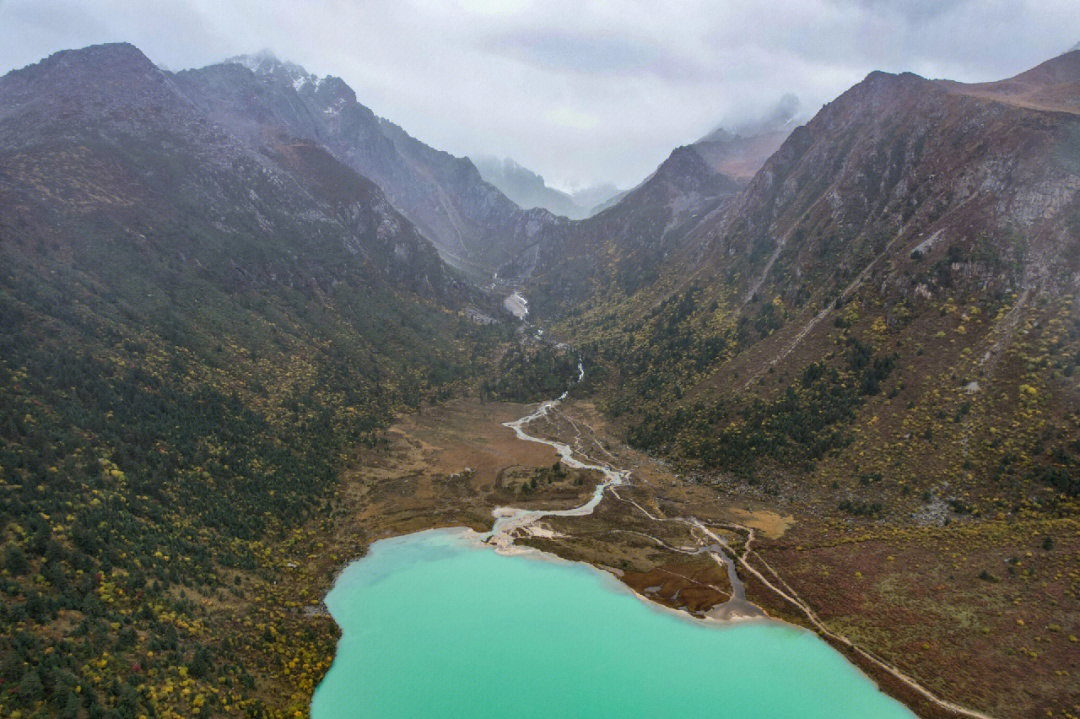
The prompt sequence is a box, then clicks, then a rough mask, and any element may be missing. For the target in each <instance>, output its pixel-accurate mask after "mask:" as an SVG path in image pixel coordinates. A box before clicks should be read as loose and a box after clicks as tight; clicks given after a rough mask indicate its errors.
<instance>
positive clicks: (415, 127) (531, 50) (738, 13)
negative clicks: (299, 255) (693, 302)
mask: <svg viewBox="0 0 1080 719" xmlns="http://www.w3.org/2000/svg"><path fill="white" fill-rule="evenodd" d="M0 40H2V42H0V69H2V70H5V71H6V70H9V69H12V68H15V67H20V66H22V65H26V64H29V63H31V62H34V61H36V60H38V59H40V58H41V57H43V56H45V55H47V54H49V53H51V52H54V51H56V50H60V49H64V48H71V47H81V46H84V45H88V44H93V43H98V42H109V41H116V40H127V41H130V42H133V43H134V44H136V45H137V46H139V47H140V48H141V49H142V50H143V51H144V52H145V53H146V54H147V55H149V56H150V58H151V59H152V60H154V61H155V62H157V63H159V64H162V65H165V66H167V67H169V68H173V69H179V68H184V67H193V66H199V65H204V64H208V63H211V62H214V61H217V60H220V59H221V58H224V57H227V56H230V55H235V54H239V53H245V52H252V51H255V50H259V49H262V48H269V49H270V50H272V51H273V52H275V53H276V54H277V55H278V56H279V57H282V58H285V59H290V60H293V61H295V62H298V63H300V64H302V65H304V66H305V67H307V68H308V69H309V70H311V71H313V72H316V73H319V74H328V73H332V74H336V75H340V76H342V77H343V78H344V79H345V80H346V81H347V82H349V84H351V85H352V86H353V87H354V89H355V90H356V92H357V96H358V97H359V99H360V100H361V102H364V103H365V104H367V105H368V106H370V107H371V108H372V109H373V110H374V111H375V112H376V113H378V114H380V115H383V116H385V117H388V118H390V119H391V120H393V121H395V122H397V123H398V124H400V125H401V126H403V127H404V128H405V129H406V130H408V131H409V132H410V133H412V134H414V135H416V136H417V137H419V138H420V139H422V140H424V141H426V142H429V143H431V144H433V145H435V146H436V147H439V148H442V149H446V150H448V151H450V152H454V153H455V154H489V155H497V156H510V157H513V158H515V159H516V160H518V161H519V162H520V163H522V164H523V165H525V166H527V167H530V168H531V169H533V170H535V171H537V172H540V173H541V174H543V175H544V177H545V178H547V179H548V181H549V182H552V183H553V184H556V185H559V186H561V187H563V188H566V189H571V188H573V187H578V186H583V185H586V184H590V183H594V182H601V181H612V182H615V183H617V184H619V185H621V186H623V187H626V186H629V185H632V184H635V183H636V182H637V181H639V180H640V179H641V178H642V177H644V176H645V175H646V174H648V173H649V172H650V171H651V170H652V169H653V168H654V167H655V166H656V165H657V164H658V163H659V162H660V161H661V160H663V158H664V157H666V155H667V154H668V153H669V152H670V150H671V148H673V147H675V146H676V145H680V144H685V143H687V142H690V141H692V140H694V139H695V138H697V137H700V136H701V135H703V134H705V133H706V132H708V131H709V130H711V129H713V128H714V127H716V126H717V124H718V123H723V124H725V125H726V126H729V127H735V126H737V125H739V124H740V123H742V122H746V121H748V120H750V119H752V118H755V117H761V115H762V113H764V112H767V111H768V109H769V108H771V107H773V106H775V105H776V103H777V101H778V100H779V98H781V97H782V96H783V95H784V94H785V93H788V92H793V93H795V94H796V95H797V96H798V97H799V99H800V100H801V102H802V105H801V109H800V115H809V114H813V112H814V111H816V109H817V108H818V107H819V106H820V105H821V104H822V103H824V102H827V101H828V100H831V99H832V98H834V97H835V96H836V95H838V94H839V93H840V92H842V91H843V90H845V89H846V88H847V87H848V86H850V85H851V84H853V83H855V82H858V81H859V80H860V79H862V77H864V76H865V75H866V74H867V73H868V72H870V71H871V70H875V69H882V70H887V71H893V72H895V71H901V70H911V71H914V72H917V73H920V74H923V75H926V76H931V77H951V78H954V79H958V80H966V81H982V80H990V79H996V78H1000V77H1006V76H1009V75H1012V74H1015V73H1017V72H1020V71H1022V70H1024V69H1026V68H1027V67H1030V66H1032V65H1035V64H1037V63H1038V62H1040V61H1042V60H1044V59H1047V58H1049V57H1052V56H1053V55H1056V54H1058V53H1060V52H1063V51H1065V50H1066V49H1068V48H1070V47H1072V46H1073V45H1074V44H1075V43H1076V42H1077V40H1080V16H1077V14H1076V11H1075V0H1047V1H1046V2H1039V3H1037V4H1036V3H1027V2H1020V1H1015V0H1013V1H1010V0H999V1H998V2H993V3H986V2H975V1H974V0H961V1H959V2H941V1H940V0H937V1H934V0H899V1H896V0H772V1H770V2H764V3H753V4H751V3H740V2H735V1H732V2H714V1H706V0H687V1H686V2H680V3H670V4H668V5H662V6H658V5H656V4H655V3H645V2H624V3H618V4H616V3H614V2H610V1H609V2H587V1H585V0H574V1H568V0H548V1H546V2H541V1H539V0H538V1H536V2H532V1H529V0H515V1H510V0H459V2H456V3H454V2H445V1H441V0H440V1H436V0H428V1H424V0H413V1H412V2H402V1H400V0H399V1H397V2H389V1H386V2H380V1H379V0H364V1H360V0H307V1H306V2H303V3H298V2H294V1H292V0H258V1H257V0H236V1H234V2H228V3H222V2H220V1H219V0H160V1H159V2H154V3H130V2H124V1H122V0H98V1H97V2H95V3H93V4H90V3H86V2H80V1H79V0H0Z"/></svg>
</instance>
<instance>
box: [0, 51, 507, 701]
mask: <svg viewBox="0 0 1080 719" xmlns="http://www.w3.org/2000/svg"><path fill="white" fill-rule="evenodd" d="M244 72H245V73H247V71H246V70H245V71H244ZM247 74H248V75H250V73H247ZM294 109H296V110H297V111H298V112H299V108H294ZM282 111H283V112H284V111H286V110H282ZM466 302H482V298H479V297H478V296H475V295H474V294H473V293H472V291H471V290H469V289H467V288H465V287H463V286H461V285H460V284H458V282H457V281H456V280H455V279H453V277H452V276H451V274H450V273H449V271H448V270H447V268H446V267H445V265H443V263H442V262H441V261H440V259H439V258H438V256H437V254H436V252H435V250H434V248H433V247H432V246H431V244H430V243H429V242H428V241H427V240H426V239H424V238H423V237H421V235H420V234H419V233H418V232H417V230H416V229H415V228H414V227H413V226H412V224H411V223H410V222H409V221H408V220H406V219H405V218H404V217H403V216H401V215H400V214H399V213H397V211H395V210H394V209H393V208H392V207H391V205H390V203H389V202H388V201H387V199H386V198H385V196H384V195H383V194H382V192H381V191H380V190H379V188H378V187H376V186H375V185H374V184H373V183H372V182H371V181H369V180H367V179H365V178H363V177H361V176H359V175H357V174H356V173H355V172H354V171H353V170H352V169H350V168H349V167H347V166H346V165H345V164H343V163H341V162H340V161H339V160H337V159H336V158H334V157H332V156H331V155H330V154H329V153H327V152H326V150H325V149H324V148H323V147H321V146H319V145H316V144H314V143H312V142H310V141H307V140H304V139H298V138H289V137H283V136H281V135H280V134H277V133H275V132H262V130H261V126H260V124H259V123H258V122H254V121H253V122H252V123H250V124H248V125H246V126H243V127H236V126H232V127H230V126H223V125H221V124H217V123H215V122H214V120H213V118H212V117H209V116H207V115H206V114H205V113H204V112H203V110H202V107H201V106H200V105H199V104H197V103H195V102H193V101H192V100H191V99H190V95H189V92H188V88H187V87H184V86H183V84H182V83H181V82H179V81H178V80H177V78H176V76H174V75H171V74H169V73H167V72H164V71H162V70H160V69H159V68H157V67H155V66H154V65H153V64H152V63H151V62H150V61H149V60H147V59H146V58H145V57H144V56H143V55H142V54H141V53H140V52H139V51H138V50H137V49H135V48H134V47H132V46H130V45H108V46H98V47H92V48H87V49H85V50H81V51H70V52H62V53H58V54H56V55H53V56H51V57H49V58H47V59H46V60H43V61H42V62H40V63H38V64H36V65H33V66H30V67H27V68H24V69H22V70H18V71H15V72H12V73H10V74H8V75H6V76H4V77H3V78H0V326H2V332H0V390H2V395H3V402H2V403H0V407H2V410H0V490H2V496H0V547H2V549H0V551H2V560H0V561H2V568H3V574H2V576H0V592H2V593H3V596H4V600H3V602H0V714H3V715H4V716H16V715H18V712H22V713H23V715H24V716H31V715H33V716H45V715H56V716H72V717H79V716H139V715H157V716H220V715H223V714H231V715H249V716H261V715H264V714H266V713H268V711H269V710H272V712H269V713H270V714H272V715H281V716H283V715H285V713H286V710H287V711H288V714H289V716H291V715H292V712H293V710H303V709H305V708H306V706H307V702H308V700H309V698H310V692H311V690H312V688H313V686H314V682H315V681H317V679H318V678H319V676H320V675H321V672H322V671H324V670H325V668H326V666H327V664H328V661H329V658H330V657H331V656H332V648H333V642H334V640H335V636H334V628H333V626H332V623H331V622H330V621H329V620H328V619H326V618H320V617H318V616H308V615H303V614H301V613H299V612H295V611H292V610H286V609H285V607H288V606H297V604H296V603H297V602H301V601H302V602H305V603H307V604H310V603H312V602H313V601H315V600H314V599H313V596H312V595H310V594H307V592H308V591H310V590H312V589H316V588H314V587H307V586H304V585H302V584H297V583H296V582H295V581H293V580H292V579H291V577H292V576H293V575H292V574H290V571H291V570H290V568H289V567H288V566H286V564H285V561H284V560H283V559H282V558H281V557H282V555H281V551H282V548H283V547H287V548H288V551H289V552H297V553H299V552H305V553H306V552H310V551H314V541H315V540H311V541H310V542H308V540H307V539H306V538H307V537H309V536H310V535H309V534H308V532H309V531H310V530H311V529H312V527H320V526H321V527H323V531H322V533H321V534H319V536H320V537H321V538H325V537H326V534H327V532H326V530H325V526H326V525H325V522H328V521H329V519H330V516H329V515H330V510H331V508H332V506H333V503H332V501H331V500H333V498H334V496H335V492H336V491H337V488H338V477H339V473H340V471H341V469H342V466H343V463H344V461H345V457H346V456H347V455H348V453H350V452H353V451H355V449H356V448H357V447H360V446H365V445H370V444H373V443H374V442H375V441H376V439H377V437H378V436H379V430H380V428H381V427H382V426H384V425H385V424H386V423H387V422H388V420H389V419H390V418H391V417H392V416H393V414H394V413H395V412H397V411H398V410H400V409H402V408H406V407H415V406H418V405H419V404H420V403H422V402H424V401H426V400H431V399H435V398H439V397H444V396H446V395H447V394H448V393H450V392H451V391H454V390H455V389H456V388H460V387H462V386H463V385H465V384H469V383H474V382H475V381H476V380H477V379H478V377H479V373H481V372H483V373H484V376H485V378H489V379H490V376H491V373H490V372H489V371H486V370H485V369H484V368H485V367H487V366H488V365H487V363H486V360H485V358H486V357H487V356H488V353H487V352H484V351H481V350H482V347H483V346H488V345H489V344H490V343H492V342H494V341H497V339H498V336H499V333H500V331H501V330H500V328H499V327H498V326H497V325H481V324H477V323H475V322H473V321H470V320H469V319H467V317H466V316H465V315H464V314H463V313H462V312H461V311H460V309H461V308H463V307H464V306H465V303H466ZM511 332H512V330H511ZM474 355H475V356H474ZM320 541H321V539H320ZM286 542H288V544H286ZM349 551H355V548H353V549H350V550H349ZM297 556H307V554H304V555H300V554H298V555H297ZM294 566H295V565H294ZM286 646H287V648H288V654H287V658H284V659H283V657H286V654H285V653H284V652H283V651H282V650H283V649H284V648H285V647H286ZM290 661H291V662H292V664H288V662H290ZM267 708H269V709H267Z"/></svg>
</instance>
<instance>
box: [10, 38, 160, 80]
mask: <svg viewBox="0 0 1080 719" xmlns="http://www.w3.org/2000/svg"><path fill="white" fill-rule="evenodd" d="M71 69H78V70H81V71H87V70H89V71H95V70H96V71H101V72H106V71H107V72H116V71H118V70H120V69H128V70H156V69H158V68H157V66H156V65H154V63H153V62H151V61H150V58H148V57H147V56H146V55H144V54H143V52H142V51H141V50H140V49H139V48H137V47H135V46H134V45H132V44H131V43H129V42H112V43H104V44H101V45H88V46H86V47H83V48H79V49H76V50H61V51H59V52H54V53H53V54H52V55H49V56H48V57H46V58H45V59H43V60H41V61H39V62H37V63H34V64H33V65H28V66H26V67H24V68H22V69H20V70H14V71H12V72H11V73H9V74H10V75H14V74H17V73H26V72H29V73H36V72H54V71H56V70H61V71H67V70H71Z"/></svg>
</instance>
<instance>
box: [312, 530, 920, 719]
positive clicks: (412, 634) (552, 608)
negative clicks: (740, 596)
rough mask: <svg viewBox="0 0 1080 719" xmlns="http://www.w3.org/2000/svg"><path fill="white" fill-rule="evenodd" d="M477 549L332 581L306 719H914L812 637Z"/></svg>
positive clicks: (369, 563) (463, 540)
mask: <svg viewBox="0 0 1080 719" xmlns="http://www.w3.org/2000/svg"><path fill="white" fill-rule="evenodd" d="M473 537H474V538H473V539H469V538H467V537H466V536H465V535H464V534H463V532H462V531H461V530H435V531H429V532H421V533H418V534H411V535H407V536H404V537H398V538H395V539H388V540H384V541H380V542H376V543H375V544H374V545H372V546H371V550H370V552H369V553H368V555H367V556H366V557H364V558H363V559H361V560H359V561H356V562H354V563H352V564H351V565H350V566H349V567H348V568H346V569H345V571H344V572H342V574H341V576H340V577H339V578H338V580H337V583H336V584H335V585H334V588H333V590H332V591H331V592H330V594H329V595H328V596H327V598H326V604H327V606H328V607H329V609H330V612H331V614H332V615H333V617H334V619H335V620H336V621H337V623H338V625H339V626H340V627H341V629H342V637H341V640H340V642H339V644H338V648H337V655H336V657H335V659H334V663H333V666H332V667H331V669H330V671H329V673H328V674H327V676H326V678H325V679H324V680H323V682H322V684H320V685H319V687H318V689H317V690H316V692H315V696H314V699H313V701H312V707H311V710H312V716H313V717H314V719H356V718H358V717H378V718H379V719H396V718H398V717H401V718H406V717H407V718H408V719H420V718H427V719H448V718H450V717H454V718H455V719H462V718H465V717H470V718H472V717H475V718H478V719H482V718H485V717H543V718H544V719H560V718H570V717H582V718H584V717H588V718H589V719H606V718H608V717H612V718H614V717H618V718H619V719H633V718H637V717H641V718H645V717H649V718H650V719H658V718H663V717H679V718H687V717H689V718H693V717H710V718H713V719H715V718H717V717H744V718H746V719H791V718H793V717H804V718H806V719H815V718H817V717H821V718H822V719H825V718H828V719H845V718H848V717H850V718H852V719H855V718H859V719H892V718H894V717H896V718H901V717H903V718H905V719H911V717H913V716H914V715H913V714H912V713H911V712H910V711H909V710H908V709H907V708H905V707H904V706H903V705H901V704H900V703H898V702H896V701H894V700H893V699H891V698H889V697H887V696H886V695H884V694H882V693H881V692H880V691H879V690H878V689H877V687H876V685H875V684H874V683H873V682H871V681H870V680H869V679H868V678H866V677H865V676H864V675H863V674H862V673H860V672H859V671H858V670H857V669H856V668H855V667H854V666H853V665H851V664H850V663H848V662H847V661H846V660H845V659H844V658H843V657H842V656H841V655H840V654H839V653H837V652H836V651H834V650H833V649H832V648H831V647H829V646H828V645H827V644H825V643H824V642H823V641H821V640H820V639H818V638H817V637H816V636H815V635H813V634H811V633H810V632H807V631H802V630H799V629H797V628H793V627H790V626H787V625H785V624H781V623H779V622H771V621H754V622H745V623H741V624H739V623H736V624H731V625H718V624H705V623H702V622H696V621H692V620H690V619H684V618H681V617H679V616H678V615H676V614H675V613H673V612H668V611H665V610H662V609H658V608H655V607H652V606H650V605H648V604H647V603H645V602H643V601H641V600H640V599H638V598H637V597H635V596H633V595H632V594H630V593H629V592H628V591H626V590H624V589H622V588H621V585H619V584H618V582H616V581H615V579H614V578H612V577H610V576H607V575H606V574H604V573H602V572H599V571H596V570H594V569H592V568H590V567H587V566H584V565H578V564H570V563H565V562H559V561H544V560H542V559H539V558H537V557H536V556H528V555H512V556H506V555H501V554H498V553H496V552H495V551H493V550H492V549H490V548H488V547H482V546H478V545H477V543H476V541H475V535H473Z"/></svg>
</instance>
